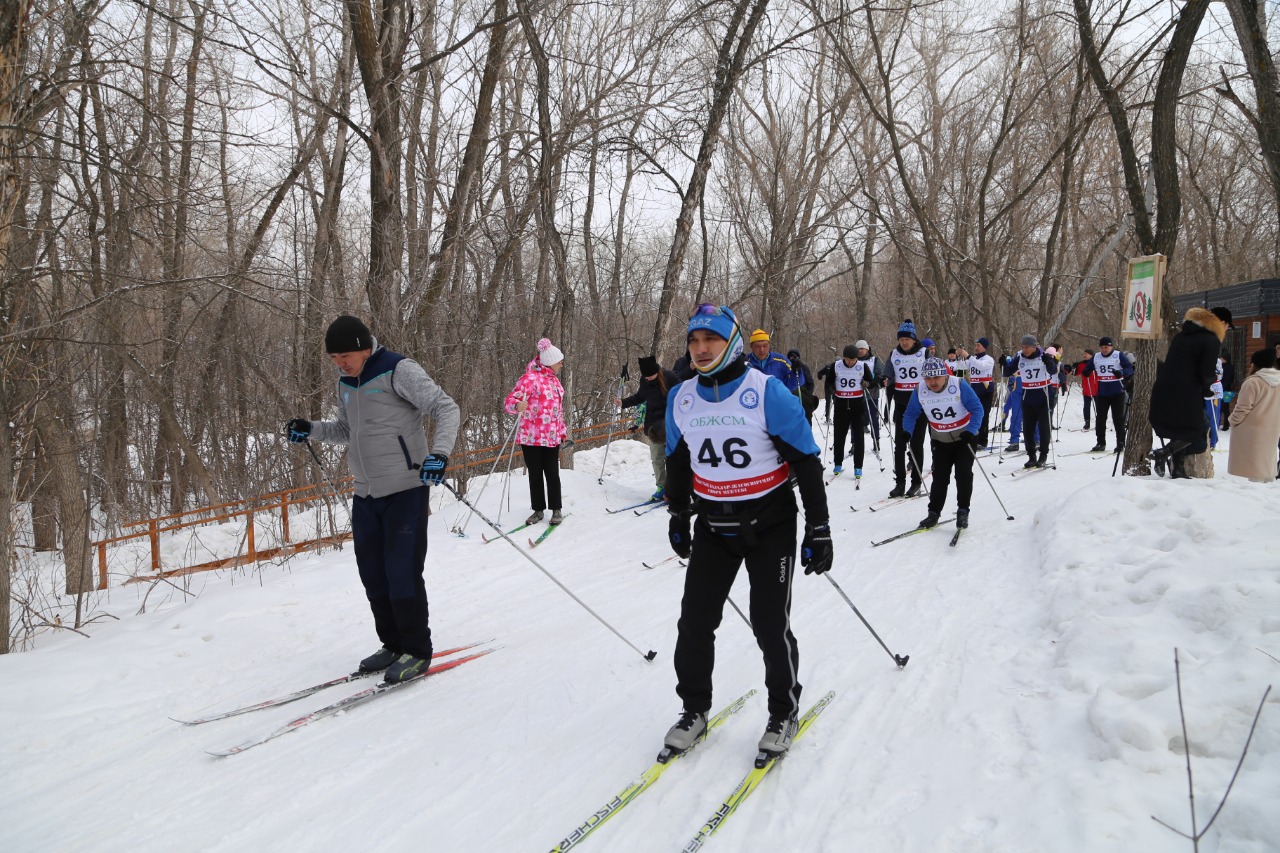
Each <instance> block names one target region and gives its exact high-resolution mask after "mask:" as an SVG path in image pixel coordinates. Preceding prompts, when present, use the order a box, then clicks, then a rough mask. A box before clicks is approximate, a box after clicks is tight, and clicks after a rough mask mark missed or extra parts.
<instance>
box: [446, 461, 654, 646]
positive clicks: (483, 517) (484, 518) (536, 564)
mask: <svg viewBox="0 0 1280 853" xmlns="http://www.w3.org/2000/svg"><path fill="white" fill-rule="evenodd" d="M443 485H444V487H445V488H446V489H448V490H449V491H451V492H453V496H454V497H456V498H457V499H458V500H460V501H462V502H463V503H464V504H466V505H467V506H469V507H471V511H472V512H474V513H475V514H476V515H478V516H480V520H481V521H483V522H484V523H485V524H487V525H489V526H490V527H492V528H493V529H494V531H496V532H497V534H498V535H499V536H501V537H502V538H503V539H505V540H507V542H508V543H509V544H510V545H511V547H512V548H515V549H516V550H517V551H519V552H520V555H521V556H522V557H524V558H525V559H526V560H528V561H529V562H530V563H533V565H534V568H536V569H537V570H538V571H540V572H542V573H543V574H544V575H546V576H547V577H548V578H550V579H551V582H552V583H554V584H555V585H556V586H558V587H560V589H561V590H563V591H564V593H565V595H568V596H569V597H570V598H572V599H573V600H574V601H576V602H578V604H579V605H581V606H582V609H583V610H585V611H587V612H588V613H590V614H591V615H592V616H594V617H595V618H596V621H598V622H599V623H600V624H601V625H603V626H605V627H606V628H608V629H609V630H610V631H612V632H613V635H614V636H615V637H617V638H618V639H619V640H621V641H622V642H624V643H626V644H627V645H628V646H630V647H631V650H632V651H634V652H635V653H636V654H638V655H640V657H642V658H644V659H645V660H647V661H650V662H652V661H653V659H654V658H656V657H657V656H658V653H657V652H655V651H653V650H652V649H650V650H649V654H647V655H646V654H645V653H644V652H642V651H640V650H639V649H638V648H636V646H635V644H634V643H632V642H631V641H630V640H628V639H627V638H626V637H624V636H622V634H621V633H619V631H618V629H617V628H615V627H613V626H612V625H610V624H609V623H608V622H607V621H605V619H604V617H602V616H601V615H600V614H599V613H596V612H595V611H594V610H592V609H591V608H590V607H589V606H588V605H587V603H586V602H585V601H583V600H582V599H581V598H578V596H576V595H574V594H573V592H572V591H571V590H570V589H569V587H567V586H565V585H564V584H562V583H561V582H560V580H559V579H558V578H557V577H556V576H555V575H553V574H551V572H549V571H547V569H546V568H545V567H544V566H543V565H542V564H541V563H539V562H538V561H537V560H535V559H533V557H532V556H531V555H530V554H529V552H528V551H526V550H525V549H523V548H521V547H520V546H519V545H517V544H516V542H515V540H514V539H512V538H511V537H510V536H508V535H507V534H506V533H504V532H503V530H502V528H501V527H499V526H498V525H496V524H494V523H493V522H492V521H490V520H489V517H488V516H487V515H485V514H484V513H483V512H481V511H480V510H478V509H476V508H475V506H474V505H473V504H472V503H471V501H469V500H467V499H466V498H464V497H463V496H462V495H460V494H458V490H457V489H455V488H454V487H453V486H451V485H449V484H448V483H444V484H443Z"/></svg>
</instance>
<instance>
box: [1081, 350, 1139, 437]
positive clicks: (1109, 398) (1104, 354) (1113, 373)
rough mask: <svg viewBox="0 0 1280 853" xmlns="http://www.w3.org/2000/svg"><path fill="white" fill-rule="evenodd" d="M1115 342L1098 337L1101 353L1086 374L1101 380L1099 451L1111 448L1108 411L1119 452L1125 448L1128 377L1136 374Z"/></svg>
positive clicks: (1098, 394)
mask: <svg viewBox="0 0 1280 853" xmlns="http://www.w3.org/2000/svg"><path fill="white" fill-rule="evenodd" d="M1114 344H1115V342H1114V341H1112V340H1111V338H1109V337H1107V336H1105V335H1104V336H1102V337H1101V338H1098V352H1096V353H1094V356H1093V358H1092V359H1090V360H1089V361H1088V362H1087V363H1086V364H1085V366H1084V375H1085V376H1093V377H1095V378H1096V380H1097V383H1098V385H1097V392H1096V395H1095V397H1094V406H1095V407H1096V408H1097V410H1098V412H1097V414H1098V421H1097V424H1098V429H1097V436H1098V443H1097V444H1095V445H1094V446H1093V450H1094V451H1095V452H1098V451H1103V450H1106V449H1107V413H1108V412H1110V413H1111V426H1112V427H1113V428H1114V429H1115V431H1116V453H1119V452H1120V451H1122V450H1124V439H1125V435H1124V432H1125V415H1124V412H1125V392H1124V380H1125V379H1127V378H1128V377H1130V376H1132V375H1133V362H1131V361H1129V357H1128V356H1126V355H1125V354H1124V353H1122V352H1120V351H1119V350H1118V349H1116V348H1115V345H1114Z"/></svg>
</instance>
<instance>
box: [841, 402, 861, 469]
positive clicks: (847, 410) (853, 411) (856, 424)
mask: <svg viewBox="0 0 1280 853" xmlns="http://www.w3.org/2000/svg"><path fill="white" fill-rule="evenodd" d="M865 399H866V398H865V397H859V398H857V399H856V400H836V423H835V442H836V443H835V444H834V445H833V449H834V452H835V463H836V464H837V465H841V464H843V463H844V449H845V439H846V438H848V436H849V432H850V431H852V432H853V467H855V468H861V467H862V458H863V456H864V455H865V454H866V446H867V442H866V436H865V435H863V434H862V425H863V424H865V423H866V422H867V404H866V403H865V402H863V400H865Z"/></svg>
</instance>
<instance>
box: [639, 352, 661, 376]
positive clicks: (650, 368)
mask: <svg viewBox="0 0 1280 853" xmlns="http://www.w3.org/2000/svg"><path fill="white" fill-rule="evenodd" d="M636 363H637V364H639V365H640V375H641V376H653V375H654V374H655V373H657V372H658V360H657V359H656V358H654V357H653V356H651V355H642V356H640V357H639V358H638V359H636Z"/></svg>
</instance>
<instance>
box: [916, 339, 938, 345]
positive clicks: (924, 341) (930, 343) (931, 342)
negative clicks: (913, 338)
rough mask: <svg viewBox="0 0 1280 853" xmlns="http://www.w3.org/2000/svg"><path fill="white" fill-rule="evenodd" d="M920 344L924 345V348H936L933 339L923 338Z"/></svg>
mask: <svg viewBox="0 0 1280 853" xmlns="http://www.w3.org/2000/svg"><path fill="white" fill-rule="evenodd" d="M920 343H922V344H924V345H925V346H927V347H936V346H937V344H935V343H934V342H933V338H925V339H924V340H923V341H921V342H920Z"/></svg>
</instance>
